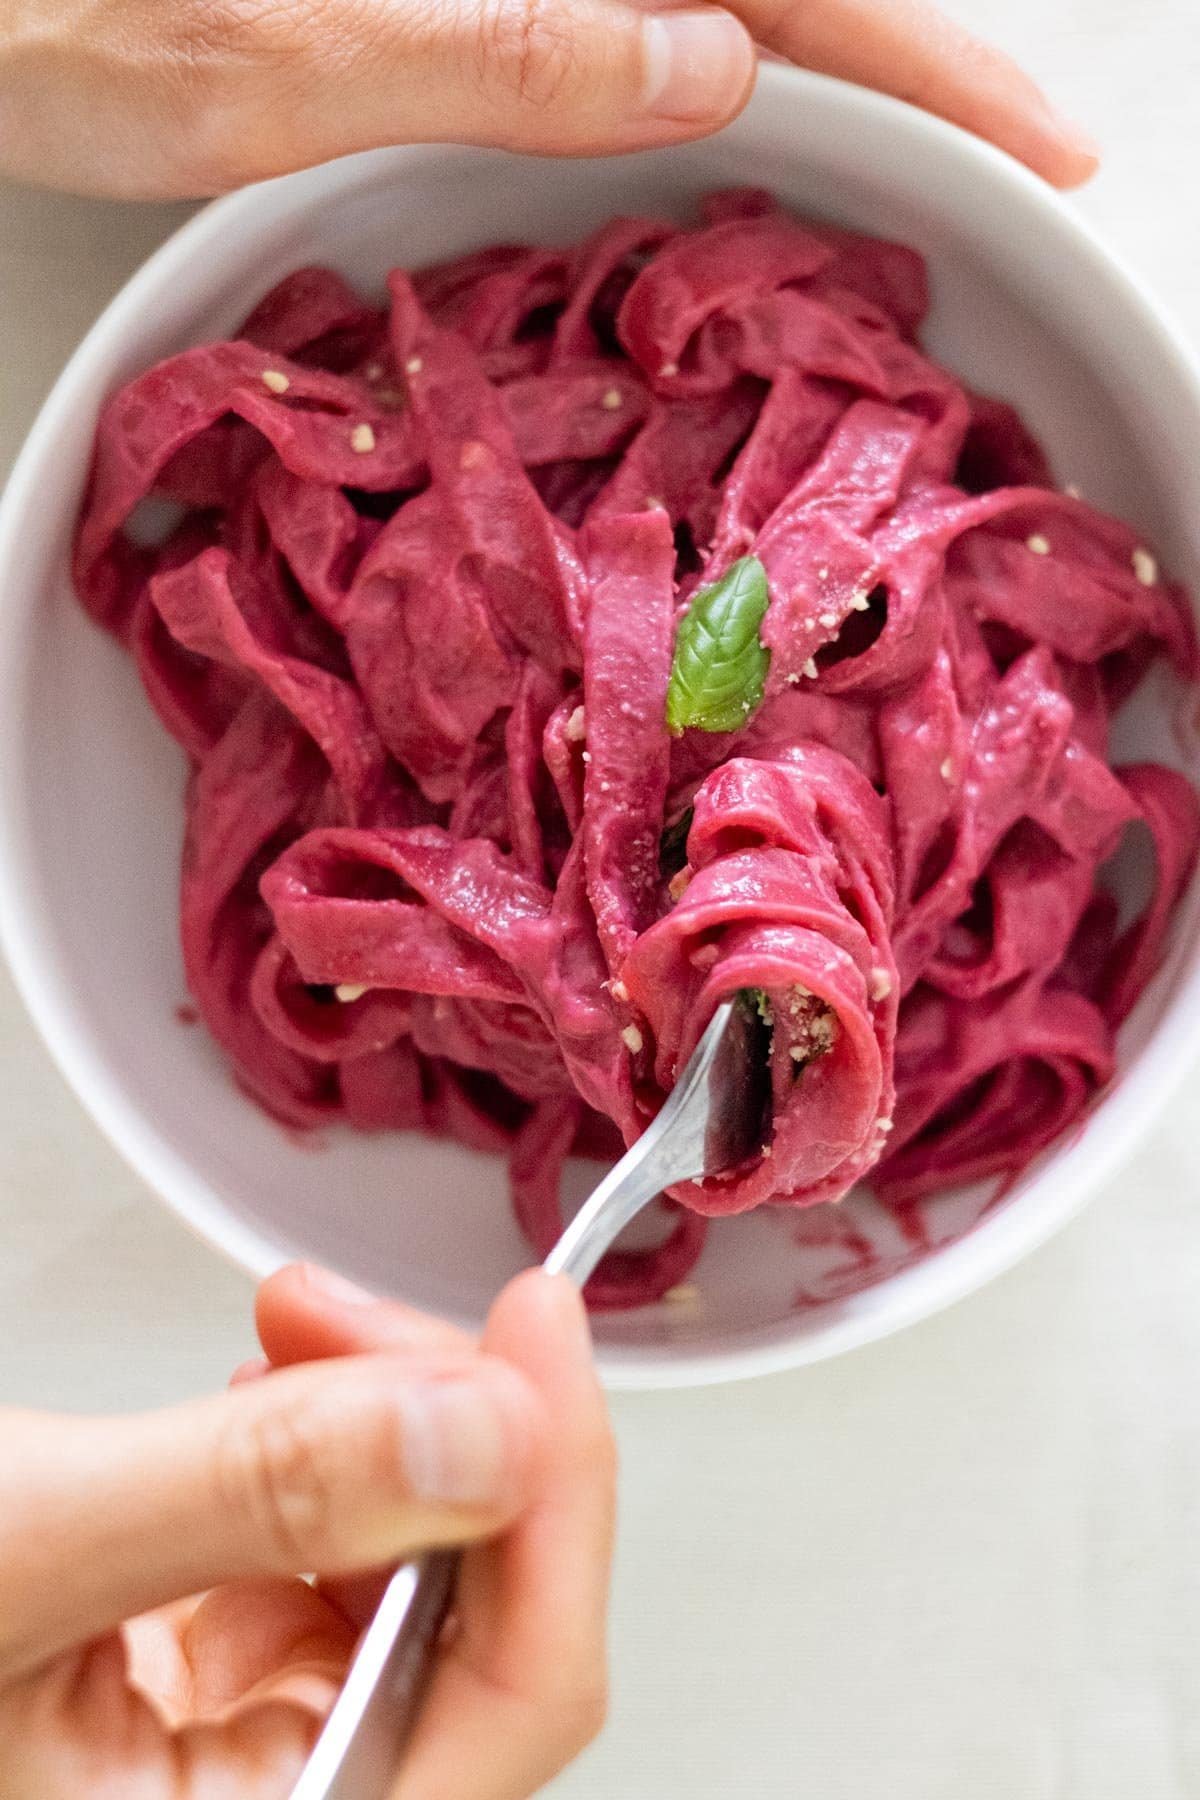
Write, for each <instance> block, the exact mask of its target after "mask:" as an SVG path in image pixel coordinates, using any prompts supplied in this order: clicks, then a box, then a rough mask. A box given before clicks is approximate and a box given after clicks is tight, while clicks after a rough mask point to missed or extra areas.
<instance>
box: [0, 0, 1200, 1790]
mask: <svg viewBox="0 0 1200 1800" xmlns="http://www.w3.org/2000/svg"><path fill="white" fill-rule="evenodd" d="M1195 9H1196V0H1007V3H1006V4H1005V5H1004V6H1003V7H1000V6H998V5H996V4H992V3H990V0H957V4H956V5H955V7H954V10H955V11H956V12H957V13H958V14H959V15H960V16H961V17H963V18H964V19H966V20H968V21H969V22H971V23H973V24H975V25H977V26H978V27H979V29H980V30H987V31H991V32H992V34H993V35H994V36H999V37H1002V39H1003V41H1004V42H1005V44H1006V45H1007V47H1008V48H1010V49H1011V50H1013V51H1014V52H1016V53H1017V54H1018V55H1020V56H1021V57H1022V58H1023V59H1024V60H1025V61H1026V62H1027V63H1028V64H1029V65H1030V66H1031V67H1032V68H1033V69H1034V71H1035V72H1036V73H1037V74H1038V75H1039V76H1040V77H1041V78H1042V79H1043V80H1044V81H1045V82H1046V83H1047V85H1049V86H1050V87H1051V88H1052V90H1053V92H1054V93H1055V95H1056V96H1057V97H1058V98H1059V99H1060V100H1061V101H1062V102H1063V103H1064V104H1065V105H1066V106H1067V107H1068V108H1069V109H1070V110H1071V111H1073V112H1074V113H1076V114H1077V115H1079V116H1080V117H1082V118H1083V119H1084V121H1085V122H1086V123H1087V124H1088V126H1089V127H1090V128H1091V129H1092V130H1093V131H1094V132H1095V133H1096V135H1097V136H1099V137H1100V138H1101V139H1102V141H1103V143H1104V146H1105V150H1106V155H1107V166H1106V168H1105V172H1104V174H1103V175H1102V176H1101V178H1100V179H1099V180H1098V181H1097V182H1096V184H1095V185H1094V186H1093V188H1092V189H1091V190H1090V191H1089V192H1088V193H1087V194H1086V195H1085V196H1084V197H1082V198H1081V200H1080V201H1079V204H1080V206H1081V207H1082V209H1083V210H1084V211H1085V212H1086V213H1087V214H1088V216H1089V217H1090V218H1091V219H1092V220H1093V222H1094V223H1096V224H1097V225H1098V226H1099V227H1100V228H1101V230H1102V231H1103V232H1104V233H1105V235H1106V236H1107V237H1108V239H1109V240H1110V242H1112V243H1113V244H1114V245H1115V246H1116V247H1117V248H1119V249H1120V250H1121V251H1122V252H1124V254H1125V255H1126V256H1127V257H1128V258H1129V259H1130V260H1131V261H1132V262H1133V263H1134V264H1135V265H1136V266H1137V267H1138V268H1139V269H1140V270H1141V271H1142V272H1143V273H1144V274H1145V275H1147V276H1148V277H1149V278H1150V280H1151V283H1152V285H1153V286H1155V287H1156V288H1157V290H1158V291H1159V293H1160V294H1161V295H1162V296H1163V298H1164V299H1165V300H1166V301H1167V303H1168V305H1169V306H1171V307H1173V309H1174V310H1175V312H1176V313H1177V315H1179V316H1180V317H1182V318H1183V320H1184V321H1185V322H1190V326H1191V329H1192V331H1193V333H1194V334H1195V333H1200V202H1198V199H1197V193H1196V184H1197V179H1198V178H1200V124H1198V113H1200V30H1198V29H1197V18H1196V10H1195ZM183 210H184V209H181V208H172V207H135V206H115V205H104V204H101V203H98V202H87V201H80V200H73V199H66V198H62V197H59V196H51V195H42V194H36V193H32V192H29V191H23V190H15V189H5V188H3V187H2V186H0V399H2V405H0V469H2V468H4V467H6V466H7V464H8V462H9V461H10V460H11V457H12V456H13V454H15V451H16V449H17V446H18V444H19V442H20V439H21V437H22V435H23V432H24V430H25V428H26V426H27V425H28V423H29V421H30V420H31V418H32V416H33V413H34V411H35V409H36V406H37V404H38V401H39V400H40V398H41V396H42V395H43V394H44V392H45V391H46V389H47V388H48V386H49V385H50V383H51V381H52V379H53V377H54V376H55V374H56V373H57V371H58V369H59V367H60V366H61V364H62V362H63V360H64V359H65V357H66V355H67V353H68V351H69V350H70V349H71V348H72V346H73V345H74V343H75V342H76V340H77V339H78V337H79V336H80V335H81V334H82V333H83V331H84V330H85V329H86V327H87V326H88V324H89V323H90V321H91V320H92V318H93V317H94V315H95V314H96V312H97V311H98V310H99V308H100V306H101V304H102V303H103V302H104V301H105V300H106V299H107V298H108V297H109V295H110V294H111V293H112V291H113V290H114V289H115V288H116V287H117V286H118V285H119V283H120V282H121V281H122V280H123V279H124V277H125V275H126V274H127V273H128V272H129V271H130V270H132V269H133V268H134V267H135V266H136V265H137V264H138V262H140V261H141V259H142V258H143V257H144V256H145V255H146V254H147V252H148V251H149V250H150V249H151V248H152V247H153V246H154V245H155V244H156V243H157V242H158V241H159V240H160V239H161V238H162V237H163V236H164V235H165V234H166V233H167V232H168V231H169V230H170V229H171V227H172V226H173V224H174V223H176V222H177V221H178V220H179V219H180V218H181V217H182V216H183ZM1163 428H1164V430H1166V431H1169V430H1170V420H1169V418H1168V419H1165V420H1164V422H1163ZM0 1070H2V1071H3V1074H2V1077H0V1399H2V1400H4V1401H7V1402H13V1403H20V1404H28V1405H35V1406H46V1407H74V1408H85V1409H101V1408H118V1407H127V1406H140V1405H147V1404H153V1403H155V1402H159V1401H165V1400H169V1399H172V1398H174V1397H177V1396H181V1395H184V1394H189V1393H194V1392H197V1391H199V1390H201V1389H203V1388H206V1387H211V1386H215V1385H217V1384H219V1383H221V1382H223V1381H224V1379H225V1377H226V1375H227V1374H228V1371H229V1369H230V1368H231V1367H232V1365H233V1364H234V1363H236V1362H237V1361H239V1360H240V1359H241V1358H243V1357H244V1356H246V1355H247V1354H249V1353H250V1351H251V1349H252V1337H251V1329H250V1288H249V1284H248V1283H247V1282H246V1281H245V1280H243V1279H242V1278H241V1277H240V1276H239V1275H237V1274H235V1273H234V1272H233V1271H231V1270H230V1269H229V1268H227V1267H225V1266H224V1264H222V1263H221V1262H219V1261H218V1260H217V1259H216V1257H215V1256H213V1255H212V1254H210V1253H209V1252H208V1251H207V1250H205V1249H204V1248H202V1247H201V1246H200V1245H198V1244H197V1243H195V1242H193V1241H192V1240H191V1238H189V1237H188V1236H186V1235H185V1233H184V1231H183V1229H182V1228H181V1227H180V1226H178V1225H176V1224H175V1223H174V1222H173V1221H172V1220H171V1219H170V1218H169V1217H167V1216H166V1215H165V1214H164V1213H163V1212H162V1211H161V1210H160V1209H159V1207H158V1206H157V1205H156V1203H155V1201H154V1200H153V1199H152V1197H151V1196H150V1195H149V1194H148V1193H147V1192H146V1191H145V1190H144V1189H143V1188H142V1186H141V1185H140V1183H139V1182H138V1181H137V1180H135V1178H134V1177H133V1176H132V1175H131V1174H129V1173H128V1172H127V1171H126V1169H125V1168H124V1167H123V1165H122V1164H121V1163H120V1162H119V1161H118V1160H117V1158H116V1156H115V1155H114V1154H113V1152H112V1151H111V1150H110V1149H109V1148H108V1146H107V1145H106V1144H105V1143H104V1142H103V1141H102V1140H101V1139H100V1137H99V1136H98V1134H97V1132H96V1131H95V1130H94V1128H93V1127H92V1126H91V1124H90V1123H89V1122H88V1120H87V1119H86V1118H85V1117H84V1116H83V1114H82V1113H81V1112H80V1110H79V1108H78V1106H77V1105H76V1103H75V1101H74V1100H73V1099H72V1097H71V1096H70V1095H69V1094H68V1093H67V1091H66V1089H65V1087H64V1086H63V1083H62V1082H61V1080H60V1079H59V1077H58V1076H57V1074H56V1073H55V1072H54V1070H53V1069H52V1068H51V1067H50V1065H49V1062H48V1060H47V1057H46V1055H45V1053H44V1052H43V1050H42V1049H41V1047H40V1044H39V1043H38V1042H37V1041H36V1039H35V1037H34V1035H33V1032H32V1030H31V1028H30V1026H29V1024H28V1022H27V1020H26V1019H25V1017H24V1015H23V1013H22V1012H21V1009H20V1007H19V1006H18V1004H17V1003H16V1001H15V999H14V998H13V996H12V993H11V989H10V987H9V985H8V983H7V980H5V979H4V978H3V977H0ZM1198 1128H1200V1070H1198V1071H1196V1072H1195V1073H1194V1075H1193V1078H1192V1080H1191V1083H1190V1086H1188V1087H1187V1088H1185V1090H1184V1095H1183V1098H1182V1101H1181V1103H1180V1105H1179V1107H1178V1108H1177V1110H1176V1113H1175V1116H1174V1118H1173V1120H1172V1121H1171V1123H1170V1124H1169V1125H1168V1126H1167V1127H1166V1128H1165V1129H1162V1130H1160V1131H1158V1132H1157V1134H1156V1135H1155V1136H1153V1137H1152V1138H1151V1139H1150V1140H1149V1141H1148V1142H1147V1144H1146V1146H1145V1149H1144V1151H1143V1153H1142V1155H1141V1157H1140V1159H1139V1160H1138V1161H1137V1163H1136V1164H1135V1165H1134V1168H1133V1170H1132V1172H1131V1173H1130V1174H1128V1175H1127V1176H1126V1177H1124V1178H1123V1179H1122V1180H1121V1181H1120V1182H1118V1183H1115V1184H1113V1185H1112V1186H1111V1187H1110V1189H1109V1190H1108V1191H1106V1192H1104V1193H1102V1194H1101V1195H1100V1196H1099V1197H1098V1198H1097V1200H1096V1203H1095V1205H1094V1206H1093V1207H1092V1209H1091V1210H1090V1211H1089V1212H1088V1213H1087V1214H1086V1215H1085V1217H1084V1218H1083V1219H1082V1220H1081V1221H1080V1222H1079V1223H1077V1224H1075V1225H1074V1226H1073V1227H1072V1228H1071V1229H1070V1230H1069V1231H1067V1232H1066V1233H1065V1234H1064V1235H1063V1236H1062V1237H1060V1238H1059V1239H1058V1240H1057V1241H1056V1242H1055V1243H1054V1244H1052V1245H1051V1246H1050V1248H1049V1249H1047V1250H1044V1251H1043V1252H1042V1253H1041V1254H1040V1255H1038V1256H1037V1257H1036V1258H1035V1259H1034V1260H1033V1261H1032V1262H1030V1263H1029V1264H1027V1265H1026V1266H1025V1267H1023V1268H1021V1269H1019V1270H1018V1271H1017V1272H1016V1273H1014V1274H1011V1275H1009V1276H1007V1277H1006V1278H1004V1279H1003V1280H1002V1281H1000V1282H998V1283H997V1284H996V1285H995V1286H994V1287H992V1288H991V1289H989V1290H988V1291H986V1292H985V1293H983V1294H982V1295H979V1296H977V1297H975V1298H974V1299H972V1300H970V1301H968V1302H966V1303H964V1304H963V1305H962V1306H960V1307H959V1308H957V1309H956V1310H954V1311H953V1312H951V1313H948V1314H945V1315H943V1316H942V1317H941V1318H939V1319H935V1320H933V1321H932V1322H930V1323H927V1324H925V1325H923V1326H920V1327H919V1328H917V1329H915V1330H912V1331H910V1332H908V1333H907V1334H906V1335H904V1336H902V1337H900V1338H897V1339H894V1340H893V1341H891V1342H889V1343H884V1344H881V1345H878V1346H876V1347H874V1348H871V1349H868V1350H862V1351H859V1352H857V1353H856V1354H854V1355H852V1356H849V1357H846V1358H843V1359H842V1360H840V1361H838V1362H837V1363H835V1364H831V1365H826V1366H825V1367H822V1368H817V1369H810V1370H806V1371H803V1372H801V1373H799V1374H797V1375H794V1376H786V1377H777V1378H775V1379H772V1380H768V1381H761V1382H758V1383H757V1384H753V1385H743V1386H740V1387H735V1388H727V1389H724V1390H717V1391H712V1392H706V1393H698V1394H682V1395H667V1396H654V1395H650V1396H627V1397H623V1398H621V1399H620V1400H619V1401H618V1403H617V1406H616V1413H617V1426H618V1431H619V1435H620V1441H621V1448H622V1453H623V1476H622V1482H623V1495H624V1508H623V1525H622V1532H621V1545H620V1555H619V1567H618V1574H617V1583H616V1592H615V1600H614V1622H613V1623H614V1665H615V1666H614V1676H615V1682H614V1686H615V1693H614V1706H613V1716H612V1722H611V1724H610V1726H609V1729H608V1731H607V1733H606V1735H605V1736H604V1738H603V1739H602V1741H601V1742H600V1744H599V1745H598V1746H597V1747H596V1748H595V1749H593V1750H592V1752H591V1753H590V1754H589V1755H588V1756H587V1757H586V1758H585V1759H584V1760H583V1761H582V1762H581V1763H580V1764H579V1765H578V1766H577V1767H576V1768H575V1769H574V1770H572V1771H571V1773H570V1774H569V1775H567V1776H566V1777H564V1778H563V1779H562V1781H561V1782H560V1783H558V1784H556V1786H555V1788H554V1794H555V1796H556V1800H675V1797H676V1796H678V1797H679V1800H684V1797H685V1796H686V1797H687V1800H726V1797H727V1796H739V1797H740V1796H742V1795H746V1796H747V1797H753V1800H784V1797H786V1800H1193V1797H1195V1796H1200V1432H1198V1428H1200V1216H1197V1215H1198V1211H1200V1209H1198V1208H1197V1205H1196V1202H1197V1199H1198V1198H1200V1176H1198V1175H1197V1173H1196V1170H1197V1152H1196V1142H1195V1139H1196V1135H1197V1130H1198ZM0 1454H2V1452H0ZM64 1578H66V1579H69V1572H68V1571H64ZM463 1800H469V1796H464V1797H463Z"/></svg>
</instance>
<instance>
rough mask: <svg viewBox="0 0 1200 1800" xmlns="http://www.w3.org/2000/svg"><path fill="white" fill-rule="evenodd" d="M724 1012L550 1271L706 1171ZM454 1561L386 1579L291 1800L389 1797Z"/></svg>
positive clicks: (603, 1246) (596, 1256)
mask: <svg viewBox="0 0 1200 1800" xmlns="http://www.w3.org/2000/svg"><path fill="white" fill-rule="evenodd" d="M728 1011H729V1008H728V1006H727V1005H725V1006H722V1007H720V1008H718V1011H717V1014H716V1016H715V1017H714V1019H713V1022H712V1024H711V1025H710V1027H709V1030H708V1031H707V1032H706V1033H705V1038H706V1040H707V1051H708V1053H707V1055H705V1054H700V1055H698V1056H696V1057H693V1059H692V1062H691V1063H690V1064H689V1067H688V1070H687V1072H686V1076H685V1079H684V1080H683V1081H681V1082H680V1083H679V1084H678V1085H677V1086H676V1087H675V1089H674V1091H673V1092H672V1094H671V1096H670V1098H669V1099H668V1101H667V1103H666V1105H665V1106H664V1107H663V1109H662V1111H661V1112H660V1113H659V1114H658V1116H657V1117H656V1118H655V1119H654V1121H653V1122H652V1123H651V1124H650V1125H649V1126H648V1127H647V1129H646V1130H645V1131H644V1132H643V1133H642V1135H641V1137H640V1138H639V1139H638V1141H637V1143H636V1144H634V1145H633V1147H632V1148H631V1149H629V1150H627V1151H626V1153H625V1155H624V1156H623V1157H622V1158H621V1160H620V1162H619V1163H618V1164H617V1165H616V1167H615V1168H614V1169H612V1170H611V1171H610V1173H609V1174H608V1175H606V1176H605V1178H604V1180H603V1181H602V1182H601V1183H600V1185H599V1187H598V1188H596V1190H595V1192H594V1193H593V1194H592V1195H591V1197H590V1198H589V1199H588V1200H587V1202H586V1203H585V1204H584V1205H583V1206H582V1207H581V1208H580V1209H579V1212H578V1213H577V1214H576V1215H575V1217H574V1219H572V1221H571V1223H570V1224H569V1225H568V1226H567V1228H566V1230H565V1231H564V1232H563V1234H562V1236H561V1237H560V1238H559V1240H558V1242H557V1244H555V1246H554V1248H553V1250H551V1252H550V1254H549V1256H548V1257H547V1258H546V1261H545V1263H544V1264H543V1267H544V1268H545V1269H546V1270H547V1271H548V1272H549V1273H550V1274H551V1275H569V1276H570V1277H571V1279H572V1280H573V1281H575V1282H577V1283H578V1285H579V1286H580V1287H582V1286H583V1284H584V1282H585V1281H586V1280H587V1278H588V1276H589V1275H590V1274H591V1273H592V1272H593V1270H594V1269H595V1267H596V1265H597V1263H598V1262H599V1261H600V1259H601V1257H602V1256H603V1255H604V1252H605V1251H606V1250H608V1249H610V1248H611V1246H612V1245H613V1243H614V1242H615V1241H616V1239H617V1238H618V1237H619V1235H620V1233H621V1232H622V1231H623V1230H624V1228H625V1226H626V1225H628V1224H629V1222H630V1220H631V1219H633V1218H634V1217H635V1216H636V1215H637V1214H638V1213H639V1212H640V1211H641V1210H642V1208H643V1207H644V1206H646V1205H648V1204H649V1202H650V1201H651V1200H653V1199H655V1198H656V1196H657V1195H659V1194H661V1193H662V1191H663V1189H664V1188H666V1187H670V1186H671V1185H672V1184H673V1183H674V1182H677V1181H686V1180H688V1179H690V1178H691V1177H692V1176H695V1175H700V1174H702V1173H703V1170H704V1133H703V1129H702V1128H699V1129H697V1131H695V1132H689V1131H688V1130H686V1129H684V1130H682V1131H681V1129H680V1128H681V1127H686V1125H687V1123H688V1121H687V1119H686V1118H685V1117H684V1115H685V1114H687V1113H689V1111H694V1110H695V1106H694V1103H695V1102H696V1100H697V1098H698V1096H699V1094H700V1091H701V1089H702V1087H703V1084H704V1083H705V1082H706V1081H707V1080H708V1076H709V1072H710V1069H711V1067H712V1063H713V1060H714V1058H715V1056H716V1053H717V1048H718V1045H719V1040H720V1035H721V1032H722V1031H723V1029H724V1025H725V1023H726V1022H727V1014H728ZM459 1560H460V1552H459V1551H457V1550H434V1551H431V1552H430V1553H429V1554H428V1555H426V1556H422V1557H421V1558H420V1559H419V1560H418V1561H416V1562H413V1563H406V1564H405V1565H404V1567H403V1568H400V1569H398V1570H397V1571H396V1573H395V1574H394V1575H393V1576H392V1579H391V1581H390V1582H389V1583H388V1585H387V1588H386V1590H385V1591H384V1596H383V1599H382V1600H381V1601H380V1603H379V1607H378V1610H377V1611H376V1614H375V1617H374V1618H373V1619H372V1621H371V1623H370V1625H369V1626H368V1627H367V1630H366V1633H365V1635H364V1637H363V1639H362V1642H361V1643H360V1644H359V1646H358V1649H357V1651H356V1652H355V1656H354V1661H353V1662H352V1663H351V1665H350V1671H349V1673H348V1674H347V1676H346V1683H345V1686H344V1687H343V1688H342V1691H341V1693H340V1694H339V1695H338V1697H337V1699H336V1700H335V1702H334V1705H333V1710H332V1712H331V1713H330V1715H329V1717H328V1719H327V1720H326V1722H325V1727H324V1729H323V1731H322V1732H321V1735H320V1737H319V1738H318V1739H317V1742H316V1745H315V1746H314V1749H313V1752H312V1755H311V1756H310V1757H309V1759H308V1762H307V1763H306V1764H305V1767H304V1770H303V1772H302V1774H301V1776H300V1779H299V1781H298V1782H297V1783H296V1786H295V1787H294V1788H293V1789H292V1793H291V1800H387V1796H388V1794H389V1792H390V1790H391V1788H392V1786H393V1784H394V1781H395V1777H396V1772H397V1769H398V1767H399V1763H400V1758H401V1756H402V1755H403V1752H404V1748H405V1745H406V1744H407V1742H408V1739H409V1737H410V1736H411V1734H412V1729H413V1726H414V1725H415V1723H416V1718H417V1712H418V1709H419V1707H420V1703H421V1699H422V1696H423V1693H424V1690H425V1683H426V1681H427V1679H428V1675H429V1670H430V1667H431V1665H432V1661H433V1651H434V1648H435V1646H436V1644H437V1639H438V1635H439V1633H440V1632H441V1629H442V1626H443V1625H444V1624H445V1622H446V1615H447V1613H448V1612H449V1610H450V1603H451V1601H452V1599H453V1597H454V1588H455V1583H456V1581H457V1579H458V1565H459Z"/></svg>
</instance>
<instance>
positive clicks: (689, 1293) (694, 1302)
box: [663, 1281, 700, 1307]
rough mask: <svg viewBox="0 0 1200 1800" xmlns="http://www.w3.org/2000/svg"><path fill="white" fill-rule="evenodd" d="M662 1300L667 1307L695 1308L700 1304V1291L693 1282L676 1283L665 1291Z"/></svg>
mask: <svg viewBox="0 0 1200 1800" xmlns="http://www.w3.org/2000/svg"><path fill="white" fill-rule="evenodd" d="M663 1300H664V1302H665V1303H666V1305H667V1306H687V1307H696V1306H699V1304H700V1289H699V1288H698V1287H697V1286H696V1285H695V1283H694V1282H691V1281H678V1282H676V1284H675V1286H674V1287H671V1288H668V1289H667V1291H666V1293H665V1294H664V1295H663Z"/></svg>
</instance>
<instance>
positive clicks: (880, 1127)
mask: <svg viewBox="0 0 1200 1800" xmlns="http://www.w3.org/2000/svg"><path fill="white" fill-rule="evenodd" d="M895 1123H896V1121H895V1119H876V1121H875V1129H876V1130H877V1131H879V1132H881V1133H882V1134H883V1136H884V1137H886V1136H887V1134H888V1132H889V1131H890V1130H891V1129H892V1127H893V1126H894V1125H895Z"/></svg>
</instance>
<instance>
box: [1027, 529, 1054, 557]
mask: <svg viewBox="0 0 1200 1800" xmlns="http://www.w3.org/2000/svg"><path fill="white" fill-rule="evenodd" d="M1025 548H1026V549H1027V550H1032V551H1033V554H1034V555H1035V556H1049V554H1050V539H1049V538H1046V537H1043V536H1042V534H1041V532H1040V531H1035V532H1034V534H1033V536H1032V537H1028V538H1026V539H1025Z"/></svg>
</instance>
